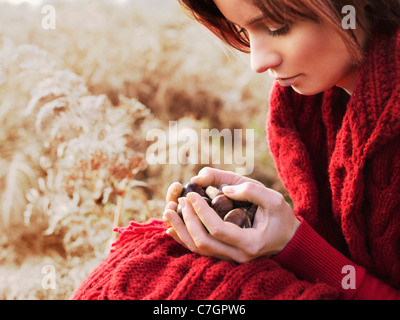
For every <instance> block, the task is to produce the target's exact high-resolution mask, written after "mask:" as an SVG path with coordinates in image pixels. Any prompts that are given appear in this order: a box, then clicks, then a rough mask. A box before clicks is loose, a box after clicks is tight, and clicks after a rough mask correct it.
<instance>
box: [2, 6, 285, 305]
mask: <svg viewBox="0 0 400 320" xmlns="http://www.w3.org/2000/svg"><path fill="white" fill-rule="evenodd" d="M49 3H50V4H53V5H54V7H55V8H56V14H57V16H56V18H57V20H56V21H57V27H56V30H44V29H43V28H42V27H41V19H42V18H43V14H41V12H40V10H41V6H39V7H31V6H26V5H19V6H11V5H8V4H6V3H0V17H1V21H2V23H1V25H0V36H1V39H0V223H1V225H0V229H1V231H2V232H1V237H0V248H1V250H0V263H1V265H0V299H67V298H68V297H69V296H70V294H71V293H72V292H73V291H74V289H75V288H76V287H77V286H78V285H79V283H80V282H81V281H82V280H83V279H84V278H85V276H86V275H87V274H88V273H89V272H90V271H91V270H92V269H93V268H94V266H95V265H97V264H98V263H99V261H101V260H102V259H103V258H104V257H105V256H106V254H107V252H108V250H109V245H110V242H111V241H113V240H114V237H115V233H113V232H112V229H113V227H114V226H117V225H118V226H123V225H127V224H128V222H129V221H130V220H135V221H139V222H140V221H145V220H147V219H149V218H151V217H157V218H159V217H160V216H161V213H162V210H163V207H164V205H165V203H164V197H165V192H166V189H167V187H168V185H169V184H170V183H171V182H173V181H180V182H182V183H184V182H186V181H187V180H188V179H189V178H190V177H191V176H192V175H194V174H195V173H196V172H197V171H198V170H199V169H200V168H201V165H195V164H188V165H173V164H167V165H149V164H148V163H147V162H146V158H145V154H146V150H147V148H148V146H149V142H148V141H146V138H145V137H146V133H147V132H148V131H149V130H150V129H152V128H160V129H163V130H168V121H169V120H175V121H178V125H179V128H180V129H184V128H192V129H195V130H197V131H198V132H199V131H200V129H202V128H209V129H212V128H217V129H222V128H228V129H234V128H253V129H255V132H256V142H255V143H256V148H255V149H256V150H257V154H256V155H255V159H254V161H255V164H256V166H255V170H254V172H253V174H252V175H251V176H252V177H254V178H257V179H259V180H261V181H262V182H264V183H265V184H266V185H268V186H271V187H274V188H278V189H281V190H283V188H282V186H281V185H280V182H279V181H278V180H277V179H276V173H275V169H274V167H273V165H272V161H271V159H270V156H269V153H268V150H267V146H266V142H265V132H264V125H265V116H266V112H267V100H266V98H267V95H268V90H269V83H268V80H267V79H265V77H261V76H257V75H255V74H253V73H252V72H251V71H250V70H249V68H248V65H247V64H246V63H245V62H244V60H243V59H242V58H237V57H235V56H233V55H232V54H229V53H227V52H226V50H223V48H222V47H221V46H220V45H219V44H217V41H216V40H215V39H214V38H212V37H211V36H210V35H209V34H208V32H207V31H206V30H204V29H202V27H200V26H197V25H196V24H194V23H193V22H192V21H190V20H189V19H188V18H187V17H186V16H185V15H184V14H183V13H182V12H181V11H180V9H179V8H178V7H177V6H176V4H175V2H174V0H162V1H154V0H153V1H142V0H140V1H139V0H135V1H131V2H127V3H125V4H124V5H123V6H117V5H114V4H113V3H112V2H111V1H72V2H69V1H68V2H62V1H54V2H51V1H50V2H49ZM243 109H245V110H246V112H243ZM220 167H221V166H220ZM222 167H223V168H224V169H233V167H231V166H222ZM46 265H51V266H54V268H55V270H56V280H57V288H56V289H55V290H52V289H48V290H46V289H44V288H43V286H42V279H43V277H44V275H43V273H42V271H43V267H44V266H46Z"/></svg>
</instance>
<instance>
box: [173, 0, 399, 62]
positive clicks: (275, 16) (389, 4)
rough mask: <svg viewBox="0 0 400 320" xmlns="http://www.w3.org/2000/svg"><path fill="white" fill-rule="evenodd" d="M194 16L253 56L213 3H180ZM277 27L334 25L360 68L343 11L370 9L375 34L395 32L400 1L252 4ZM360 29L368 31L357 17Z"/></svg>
mask: <svg viewBox="0 0 400 320" xmlns="http://www.w3.org/2000/svg"><path fill="white" fill-rule="evenodd" d="M178 1H179V3H180V4H181V5H182V6H183V8H184V9H186V10H187V12H188V13H189V15H190V16H192V17H193V18H194V19H196V20H197V21H199V22H200V23H201V24H203V25H204V26H206V27H207V28H208V29H209V30H210V31H211V32H213V33H214V34H215V35H216V36H217V37H218V38H220V39H221V40H222V41H224V42H225V43H226V44H228V45H229V46H231V47H233V48H234V49H236V50H239V51H242V52H246V53H249V52H250V41H249V38H248V36H247V34H245V33H243V32H240V30H239V28H238V26H236V25H234V24H233V23H232V22H230V21H228V20H227V19H225V17H224V16H223V15H222V13H221V12H220V10H219V9H218V7H217V6H216V5H215V3H214V1H213V0H178ZM252 1H253V3H254V5H256V6H257V7H258V8H260V10H261V11H262V12H263V13H264V15H265V17H266V19H267V20H268V21H269V22H271V23H272V24H275V25H284V24H288V23H293V22H295V21H298V20H312V21H318V22H324V23H327V24H329V25H331V26H332V27H333V28H334V29H336V30H337V32H338V33H339V34H340V35H341V36H342V38H343V40H344V42H345V43H346V45H347V48H348V50H349V52H350V53H351V54H352V55H353V57H354V61H355V63H356V64H358V63H360V62H361V61H362V58H363V50H362V48H361V47H360V44H359V43H358V41H357V37H356V33H355V30H352V29H348V30H347V29H343V28H342V19H343V17H344V15H343V14H342V8H343V7H344V6H345V5H352V6H353V7H354V8H355V9H356V12H359V10H364V8H366V18H367V19H368V22H369V24H370V25H371V28H372V29H373V30H378V31H380V32H394V31H395V30H397V28H398V27H399V24H400V1H399V0H382V1H377V0H336V1H333V0H252ZM357 20H358V26H360V27H361V28H364V29H365V30H366V28H365V26H363V24H362V22H361V21H360V19H359V15H357Z"/></svg>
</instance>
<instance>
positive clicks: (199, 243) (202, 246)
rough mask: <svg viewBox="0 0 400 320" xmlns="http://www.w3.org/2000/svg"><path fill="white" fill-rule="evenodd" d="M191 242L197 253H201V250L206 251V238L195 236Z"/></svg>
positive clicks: (207, 246) (207, 245)
mask: <svg viewBox="0 0 400 320" xmlns="http://www.w3.org/2000/svg"><path fill="white" fill-rule="evenodd" d="M193 242H194V243H195V245H196V248H197V253H203V252H205V251H207V250H208V248H209V244H208V241H207V239H205V238H203V237H196V238H194V239H193Z"/></svg>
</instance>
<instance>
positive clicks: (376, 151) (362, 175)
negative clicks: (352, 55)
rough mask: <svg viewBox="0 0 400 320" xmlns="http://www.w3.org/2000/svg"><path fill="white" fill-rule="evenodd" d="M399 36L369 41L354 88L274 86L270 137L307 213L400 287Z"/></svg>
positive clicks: (339, 245) (298, 205)
mask: <svg viewBox="0 0 400 320" xmlns="http://www.w3.org/2000/svg"><path fill="white" fill-rule="evenodd" d="M399 75H400V36H399V32H397V34H396V35H392V36H390V35H385V34H379V35H377V36H375V38H374V39H373V41H371V42H370V46H369V51H368V58H367V61H366V63H365V64H364V65H363V66H362V68H361V69H360V72H359V74H358V79H357V83H356V88H355V91H354V93H353V95H352V96H351V98H350V96H348V95H347V94H346V93H345V92H344V91H343V90H342V89H340V88H337V87H335V88H333V89H331V90H329V91H327V92H325V93H323V94H319V95H316V96H310V97H305V96H301V95H299V94H297V93H295V92H294V91H293V89H291V88H282V87H280V86H276V87H274V89H273V91H272V93H271V109H270V113H269V119H268V139H269V143H270V148H271V151H272V153H273V155H274V158H275V160H276V164H277V168H278V171H279V174H280V176H281V177H282V179H283V181H284V183H285V185H286V187H287V188H288V190H289V192H290V196H291V197H292V199H293V202H294V204H295V212H296V214H297V215H300V216H302V217H303V218H304V219H305V220H306V221H307V222H308V223H309V224H310V225H311V226H312V227H313V229H314V230H316V231H317V232H318V233H319V234H320V235H321V236H322V237H323V238H325V239H326V240H327V241H328V242H329V243H330V244H331V245H332V246H334V247H335V248H336V249H338V250H339V251H341V252H342V253H343V254H345V255H346V256H347V257H349V259H350V260H351V261H353V262H354V263H357V264H359V265H361V266H363V267H365V268H366V270H367V272H368V273H369V274H371V275H374V276H376V277H377V278H380V279H382V280H383V281H385V282H387V283H388V284H390V285H391V286H392V287H394V288H399V286H400V82H399Z"/></svg>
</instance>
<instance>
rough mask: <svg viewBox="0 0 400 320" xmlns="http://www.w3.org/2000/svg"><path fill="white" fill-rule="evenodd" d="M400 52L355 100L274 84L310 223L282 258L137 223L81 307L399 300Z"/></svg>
mask: <svg viewBox="0 0 400 320" xmlns="http://www.w3.org/2000/svg"><path fill="white" fill-rule="evenodd" d="M399 47H400V37H399V35H398V34H397V36H392V37H389V36H386V35H379V36H378V37H376V38H375V39H374V41H372V42H371V46H370V49H369V52H368V59H367V62H366V63H365V65H364V66H363V67H362V68H361V70H360V73H359V77H358V82H357V86H356V89H355V92H354V94H353V95H352V97H351V99H350V101H349V98H348V97H347V96H346V94H345V93H344V92H343V91H342V90H341V89H339V88H333V89H332V90H329V91H327V92H325V93H324V94H320V95H317V96H312V97H305V96H300V95H298V94H296V93H295V92H294V91H293V90H292V89H290V88H282V87H279V86H275V87H274V89H273V91H272V95H271V108H270V113H269V118H268V139H269V143H270V147H271V151H272V154H273V156H274V158H275V161H276V165H277V168H278V171H279V174H280V176H281V177H282V179H283V181H284V183H285V185H286V187H287V188H288V190H289V192H290V195H291V197H292V199H293V203H294V206H295V208H294V209H295V213H296V214H297V215H298V216H299V217H300V219H301V220H302V223H301V225H300V227H299V229H298V231H297V232H296V234H295V236H294V238H293V239H292V240H291V241H290V242H289V244H288V245H287V246H286V247H285V249H284V250H283V251H282V252H280V253H279V254H278V255H276V256H275V257H273V258H272V259H271V258H269V257H261V258H258V259H255V260H253V261H251V262H249V263H245V264H236V263H233V262H228V261H222V260H218V259H215V258H211V257H205V256H200V255H198V254H194V253H192V252H190V251H188V250H187V249H185V248H183V247H182V246H181V245H179V244H178V243H177V242H175V241H174V240H173V239H172V238H171V237H169V236H168V235H166V233H165V230H166V228H165V226H164V224H163V222H161V221H158V220H151V221H149V222H148V223H146V224H138V223H135V222H132V223H131V224H130V226H128V227H127V228H121V229H119V230H118V231H119V232H120V233H121V235H120V237H119V239H118V241H117V242H116V244H115V247H114V249H113V250H112V252H111V253H110V255H109V256H108V257H107V258H106V259H105V260H104V261H103V262H102V263H100V265H99V266H97V267H96V268H95V269H94V270H93V271H92V272H91V274H90V275H89V276H88V277H87V278H86V279H85V280H84V282H83V283H82V284H81V285H80V286H79V288H78V289H77V290H76V292H75V293H74V294H73V296H72V297H71V298H72V299H222V300H224V299H338V298H342V299H352V298H357V299H363V298H367V299H373V298H377V299H384V298H388V299H397V298H399V292H398V291H397V290H398V289H399V287H400V232H399V231H400V209H399V208H400V147H399V146H400V102H399V97H400V86H399V74H400V61H399V56H400V55H399V49H400V48H399ZM348 266H351V267H354V269H349V267H348ZM343 267H345V268H344V269H343ZM346 268H347V269H346ZM353 276H354V277H355V281H354V279H352V277H353ZM354 284H355V289H352V286H353V285H354ZM348 286H350V288H348V289H346V288H347V287H348Z"/></svg>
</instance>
